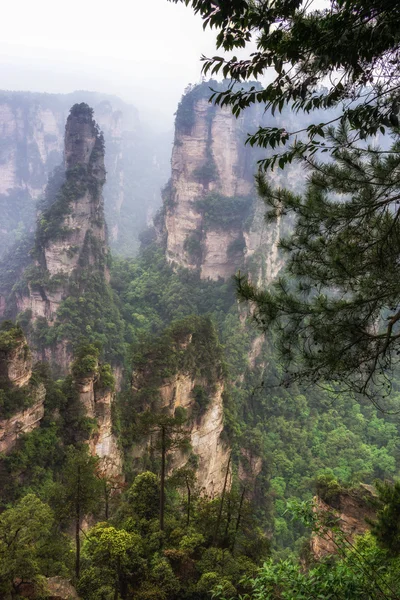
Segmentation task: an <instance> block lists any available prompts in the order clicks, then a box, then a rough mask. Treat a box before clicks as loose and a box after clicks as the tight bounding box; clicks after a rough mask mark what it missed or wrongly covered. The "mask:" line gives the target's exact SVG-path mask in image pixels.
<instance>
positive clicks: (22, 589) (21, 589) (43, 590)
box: [5, 577, 79, 600]
mask: <svg viewBox="0 0 400 600" xmlns="http://www.w3.org/2000/svg"><path fill="white" fill-rule="evenodd" d="M43 583H44V585H41V586H40V589H37V587H38V586H36V585H35V584H34V583H32V582H29V581H21V580H18V579H17V580H15V582H14V585H15V587H16V588H17V589H18V597H19V598H31V600H39V599H40V600H79V596H78V594H77V592H76V589H75V588H74V586H73V585H72V584H71V582H70V581H69V580H68V579H65V578H63V577H47V578H46V580H45V581H44V582H43ZM5 600H11V596H10V597H9V596H7V597H6V598H5Z"/></svg>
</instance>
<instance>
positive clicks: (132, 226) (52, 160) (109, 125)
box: [0, 91, 169, 257]
mask: <svg viewBox="0 0 400 600" xmlns="http://www.w3.org/2000/svg"><path fill="white" fill-rule="evenodd" d="M77 102H78V103H81V102H87V103H88V104H90V105H91V106H93V107H94V114H95V118H96V122H97V123H98V124H99V127H100V129H101V130H102V131H103V133H104V137H105V140H106V145H107V156H106V170H107V174H108V178H107V179H108V182H107V185H106V186H105V189H104V198H105V212H106V217H107V223H108V226H109V232H110V239H111V243H112V244H114V245H115V246H116V247H117V248H118V249H119V251H127V252H128V251H129V252H132V251H134V250H135V249H136V247H137V245H138V235H139V232H140V230H142V229H143V228H144V227H145V226H146V224H147V220H148V218H149V215H150V214H151V213H152V212H153V211H154V210H155V208H156V207H158V206H159V204H160V202H161V198H160V194H159V189H160V188H161V186H162V185H163V184H164V183H165V181H166V179H167V160H166V159H165V157H164V155H165V154H166V152H167V151H168V148H169V145H168V142H169V140H168V139H163V138H161V137H156V136H154V135H152V134H151V132H148V131H145V130H144V128H143V127H142V126H141V125H140V122H139V118H138V114H137V111H136V110H135V109H134V107H132V106H130V105H127V104H125V103H124V102H122V101H121V100H119V99H118V98H116V97H114V96H107V95H104V94H96V93H91V92H74V93H72V94H66V95H62V94H36V93H35V94H33V93H29V92H2V91H0V133H1V143H0V214H1V215H2V220H1V224H0V257H1V256H2V255H3V254H4V252H5V251H6V250H7V249H8V248H9V247H10V245H11V244H12V243H13V242H14V240H15V239H19V237H20V235H21V233H22V232H24V231H32V230H33V228H34V226H35V217H36V201H37V200H38V199H39V198H40V197H41V196H42V195H43V193H44V190H45V187H46V184H47V180H48V177H49V175H50V174H51V172H52V171H53V169H54V168H55V167H57V166H58V165H59V164H60V163H61V162H62V160H63V150H64V129H65V121H66V118H67V116H68V112H69V108H70V107H71V106H72V105H73V104H74V103H77ZM127 221H128V223H127ZM128 231H129V235H128Z"/></svg>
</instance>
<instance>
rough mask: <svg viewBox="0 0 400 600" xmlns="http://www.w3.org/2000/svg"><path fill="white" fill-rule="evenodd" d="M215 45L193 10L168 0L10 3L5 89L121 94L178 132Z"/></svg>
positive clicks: (0, 62)
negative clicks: (204, 59) (184, 98)
mask: <svg viewBox="0 0 400 600" xmlns="http://www.w3.org/2000/svg"><path fill="white" fill-rule="evenodd" d="M214 39H215V33H213V32H212V31H207V32H204V31H203V29H202V21H201V19H200V18H199V17H196V16H195V15H194V14H193V11H192V10H191V9H190V8H186V7H185V6H184V5H180V4H178V5H176V4H172V3H170V2H168V1H167V0H108V1H104V0H68V1H63V0H35V1H34V2H32V0H18V1H14V2H5V3H3V4H2V34H1V41H0V75H1V79H0V82H1V83H0V88H1V89H9V90H30V91H38V92H71V91H74V90H76V89H78V90H79V89H87V90H94V91H99V92H107V93H113V94H116V95H118V96H120V97H121V98H122V99H124V100H125V101H128V102H131V103H132V104H135V105H136V106H137V107H138V108H139V110H140V112H141V115H142V116H143V118H144V119H147V118H149V113H150V114H151V115H154V116H155V115H157V121H155V123H156V124H157V126H160V124H161V125H162V126H164V124H165V127H170V126H172V119H173V113H174V112H175V110H176V106H177V103H178V102H179V99H180V97H181V95H182V92H183V90H184V88H185V86H186V85H187V84H188V83H189V82H190V83H195V82H197V81H199V80H200V70H201V63H200V61H199V57H200V55H201V54H202V53H204V54H206V55H213V54H214V53H215V45H214Z"/></svg>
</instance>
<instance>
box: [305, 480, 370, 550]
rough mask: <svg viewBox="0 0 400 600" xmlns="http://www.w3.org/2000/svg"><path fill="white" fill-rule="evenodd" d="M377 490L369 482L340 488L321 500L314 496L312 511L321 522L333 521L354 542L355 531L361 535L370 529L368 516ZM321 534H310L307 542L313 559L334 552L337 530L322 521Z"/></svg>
mask: <svg viewBox="0 0 400 600" xmlns="http://www.w3.org/2000/svg"><path fill="white" fill-rule="evenodd" d="M375 496H376V494H375V492H374V489H373V488H372V487H371V486H367V485H365V486H362V487H361V488H360V490H357V491H356V492H355V491H342V492H340V493H338V494H336V495H335V497H334V498H331V499H326V500H323V499H322V498H321V497H319V496H317V497H316V498H315V512H317V514H318V516H319V520H320V521H321V523H323V524H324V523H325V521H324V519H329V520H330V521H332V519H333V520H334V521H335V524H336V527H338V528H339V530H340V531H341V532H342V533H343V534H344V535H345V537H346V539H348V540H349V541H350V542H354V538H355V537H356V536H357V535H362V534H364V533H366V532H367V531H368V530H369V528H370V527H369V525H368V522H367V521H368V520H370V521H371V520H373V519H374V518H375V516H376V510H375V509H374V506H373V500H374V498H375ZM323 531H324V534H323V535H313V536H312V538H311V542H310V550H311V553H312V555H313V557H314V558H315V559H316V560H321V559H323V558H325V557H326V556H328V555H329V554H335V553H337V551H338V548H337V546H336V544H335V537H336V535H337V534H335V533H334V532H332V531H331V530H330V529H329V526H326V525H323Z"/></svg>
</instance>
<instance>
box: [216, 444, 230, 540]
mask: <svg viewBox="0 0 400 600" xmlns="http://www.w3.org/2000/svg"><path fill="white" fill-rule="evenodd" d="M231 458H232V452H231V453H230V455H229V460H228V465H227V467H226V473H225V481H224V487H223V490H222V496H221V502H220V505H219V512H218V517H217V523H216V525H215V532H214V539H213V546H215V544H216V542H217V538H218V532H219V528H220V526H221V518H222V509H223V507H224V499H225V493H226V486H227V483H228V477H229V467H230V466H231Z"/></svg>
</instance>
